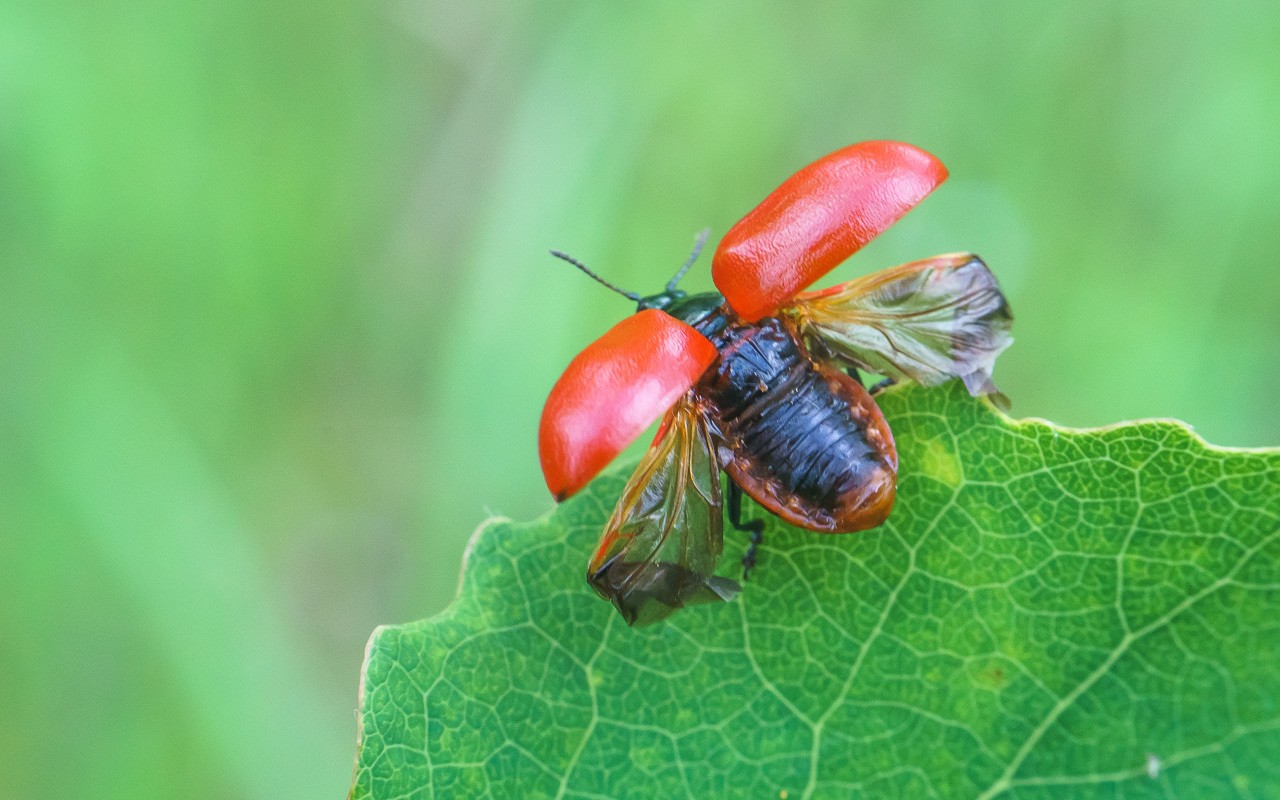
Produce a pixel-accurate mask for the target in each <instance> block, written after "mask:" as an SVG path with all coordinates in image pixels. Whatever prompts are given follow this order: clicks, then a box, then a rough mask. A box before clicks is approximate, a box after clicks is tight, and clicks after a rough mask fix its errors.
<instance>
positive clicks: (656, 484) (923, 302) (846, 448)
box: [538, 142, 1012, 625]
mask: <svg viewBox="0 0 1280 800" xmlns="http://www.w3.org/2000/svg"><path fill="white" fill-rule="evenodd" d="M946 177H947V171H946V168H945V167H943V166H942V163H941V162H940V161H938V159H936V158H934V157H933V156H932V155H930V154H929V153H926V152H924V151H923V150H920V149H918V148H916V147H912V146H911V145H908V144H903V143H901V142H862V143H860V144H855V145H851V146H849V147H845V148H843V149H841V150H837V151H836V152H834V153H831V154H830V155H828V156H825V157H824V158H821V159H819V160H817V161H815V162H814V163H812V164H810V165H809V166H807V167H805V168H804V169H802V170H800V171H799V172H797V173H796V174H795V175H793V176H792V177H791V178H789V179H787V181H786V182H785V183H783V184H782V185H781V186H780V187H778V189H776V190H775V191H774V192H773V193H772V194H771V195H769V196H768V197H767V198H765V201H764V202H763V203H761V204H760V205H759V206H757V207H756V208H755V209H754V210H753V211H751V212H750V213H749V214H747V215H746V216H745V217H743V218H742V220H741V221H739V222H738V224H737V225H734V226H733V228H732V229H730V231H729V233H728V234H727V235H725V237H724V239H723V240H721V242H720V246H719V247H718V248H717V249H716V253H715V256H714V259H713V261H712V267H711V271H712V277H713V279H714V280H715V284H716V287H717V288H718V289H719V290H720V292H721V293H720V294H716V293H707V294H696V295H687V294H685V293H684V292H682V291H680V290H679V289H677V288H676V284H677V283H678V282H679V280H680V278H681V277H683V275H684V273H685V272H686V271H687V270H688V269H689V267H690V266H691V265H692V264H693V262H694V260H695V259H696V258H697V256H698V253H699V251H700V249H701V247H702V244H703V242H704V241H705V238H706V234H705V232H704V233H703V234H702V235H701V236H700V237H699V239H698V244H697V246H695V248H694V252H693V254H692V255H691V256H690V257H689V259H688V260H687V261H686V262H685V264H684V265H683V266H682V267H681V268H680V270H679V271H678V272H677V273H676V275H675V277H674V278H672V279H671V281H670V282H668V283H667V286H666V288H665V289H664V290H663V291H662V292H660V293H658V294H655V295H651V296H649V297H643V298H642V297H640V296H639V295H637V294H635V293H630V292H623V291H622V290H620V289H618V288H617V287H615V286H613V285H612V284H610V283H608V282H606V281H604V280H603V279H601V278H600V277H599V276H598V275H596V274H595V273H593V272H591V271H590V270H589V269H587V268H586V267H585V266H583V265H582V264H581V263H579V262H577V261H575V260H573V259H571V258H569V257H568V256H566V255H564V254H563V253H557V252H554V251H553V254H554V255H556V256H557V257H559V258H563V259H565V260H566V261H569V262H570V263H572V264H574V265H575V266H577V267H578V268H579V269H581V270H583V271H584V272H586V273H587V274H588V275H590V276H591V277H593V278H595V279H596V280H598V281H600V282H601V283H603V284H604V285H606V286H608V287H609V288H610V289H613V290H614V291H617V292H619V293H620V294H622V295H624V296H625V297H627V298H629V299H631V300H633V301H635V302H636V303H637V313H636V314H635V315H634V316H631V317H628V318H627V319H624V320H623V321H622V322H620V323H618V324H617V325H616V326H614V327H613V329H612V330H610V331H609V332H608V333H606V334H605V335H604V336H602V337H600V338H599V339H598V340H596V342H595V343H593V344H592V345H591V346H589V347H588V348H587V349H586V350H584V351H582V353H581V354H579V355H578V357H577V358H575V359H574V360H573V362H572V363H570V364H569V368H568V369H567V370H565V373H564V375H562V376H561V377H560V380H559V381H557V382H556V385H555V387H554V388H553V389H552V390H551V395H550V397H549V398H548V399H547V405H546V408H545V409H544V410H543V412H542V422H541V425H540V428H539V432H538V446H539V451H540V455H541V459H542V471H543V475H544V476H545V477H546V480H547V486H548V488H550V489H551V493H552V494H554V495H555V496H556V499H557V500H564V499H565V498H567V497H569V496H570V495H572V494H574V493H575V492H577V491H578V490H579V489H581V488H582V487H583V486H585V485H586V484H587V482H588V481H590V480H591V479H592V478H593V477H594V476H595V475H596V474H597V473H599V472H600V470H602V469H603V468H604V467H605V466H606V465H607V464H608V463H609V462H610V461H611V460H612V459H613V458H614V457H615V456H616V455H617V454H618V453H619V452H621V451H622V449H623V448H624V447H626V446H627V445H628V444H629V443H630V442H631V441H633V440H634V439H635V438H636V437H637V436H639V435H640V434H641V433H642V432H643V431H644V430H645V428H647V427H648V426H649V425H650V424H652V423H653V422H654V420H656V419H658V418H659V417H660V416H662V415H663V414H664V413H665V414H666V417H665V419H663V422H662V425H661V427H660V429H659V431H658V435H657V437H656V438H655V439H654V442H653V445H652V446H651V447H650V449H649V452H648V453H647V454H646V455H645V457H644V459H643V460H641V462H640V465H639V466H638V467H637V468H636V471H635V474H634V475H633V476H632V477H631V480H630V481H629V482H628V483H627V485H626V487H625V488H624V489H623V492H622V496H621V498H620V499H619V500H618V505H617V507H616V508H615V509H614V511H613V516H612V517H611V518H610V519H609V522H608V524H607V525H606V526H605V529H604V536H603V538H602V539H601V542H600V546H599V549H598V550H597V552H596V554H595V557H594V558H592V560H591V563H590V565H589V567H588V570H587V579H588V581H589V582H590V583H591V585H592V586H593V587H595V589H596V591H597V592H598V593H599V594H600V595H601V596H602V597H604V598H605V599H607V600H610V601H611V602H612V603H613V604H614V606H616V607H617V609H618V611H619V612H621V614H622V616H623V617H624V618H625V619H626V621H627V623H628V624H631V625H644V624H649V623H652V622H656V621H658V620H661V619H664V618H666V617H667V616H669V615H670V614H671V613H672V612H674V611H675V610H676V609H679V608H682V607H684V606H686V605H691V604H694V603H706V602H715V601H722V600H729V599H732V598H733V597H734V596H735V595H736V594H737V592H738V591H739V586H738V584H737V583H736V582H734V581H732V580H729V579H727V578H723V577H718V576H716V575H715V574H714V572H715V567H716V562H717V560H718V559H719V557H720V551H721V547H722V541H723V540H722V533H723V517H722V511H721V506H722V500H721V485H720V471H721V470H723V471H725V472H726V473H727V474H728V476H729V481H728V509H727V510H728V515H729V521H730V523H731V524H732V525H733V526H734V527H735V528H738V529H739V530H745V531H749V532H750V533H751V545H750V547H748V549H747V553H746V555H745V556H744V557H743V577H746V575H747V573H748V572H749V570H750V569H751V567H752V566H753V565H754V563H755V558H756V548H757V546H758V545H759V544H760V541H761V533H762V530H763V527H764V521H763V520H758V519H757V520H752V521H748V522H744V521H743V520H742V518H741V517H742V493H743V492H745V493H746V494H748V495H750V496H751V497H752V498H753V499H754V500H755V501H756V502H757V503H759V504H760V505H761V506H763V507H764V508H766V509H768V510H769V511H771V512H773V513H774V514H776V515H777V516H779V517H781V518H782V519H784V520H786V521H787V522H790V523H792V524H794V525H798V526H800V527H803V528H807V529H810V530H814V531H821V532H825V533H847V532H850V531H859V530H866V529H868V528H873V527H875V526H877V525H879V524H880V523H882V522H884V520H885V518H886V517H887V516H888V515H889V510H890V509H891V508H892V507H893V499H894V490H895V487H896V483H897V471H898V455H897V451H896V450H895V448H894V444H893V433H892V432H891V431H890V430H889V426H888V424H887V423H886V422H885V420H884V417H883V416H882V415H881V413H880V409H879V408H878V407H877V406H876V404H875V401H874V400H873V399H872V397H871V394H870V393H869V392H868V391H867V390H866V389H865V388H864V387H863V384H862V382H861V379H860V377H859V372H858V370H859V369H865V370H868V371H870V372H874V373H878V374H881V375H884V376H887V381H893V380H899V379H909V380H914V381H916V382H918V383H921V384H923V385H926V386H932V385H936V384H939V383H942V382H943V381H946V380H948V379H951V378H959V379H961V380H963V381H964V383H965V386H966V387H967V388H968V390H969V392H970V393H971V394H973V395H975V396H976V395H983V394H989V395H995V396H996V397H997V398H1000V397H1001V395H999V393H998V392H997V391H996V388H995V385H994V384H993V383H992V381H991V369H992V367H993V365H994V362H995V359H996V356H997V355H999V354H1000V352H1001V351H1003V350H1004V349H1005V348H1006V347H1008V346H1009V344H1010V342H1012V337H1011V336H1010V333H1009V329H1010V326H1011V323H1012V316H1011V314H1010V312H1009V306H1008V304H1007V303H1006V301H1005V298H1004V295H1003V294H1001V292H1000V288H999V285H998V284H997V282H996V279H995V276H994V275H992V274H991V272H990V270H988V269H987V267H986V265H985V264H983V263H982V261H981V260H980V259H979V258H978V257H977V256H974V255H969V254H956V255H945V256H938V257H936V258H931V259H926V260H924V261H916V262H913V263H911V264H904V265H902V266H899V267H894V268H892V269H888V270H884V271H883V272H879V273H875V274H872V275H869V276H867V277H864V278H859V279H857V280H854V281H850V282H848V283H844V284H840V285H838V286H833V287H831V288H830V289H827V290H824V291H819V292H804V293H802V290H803V289H805V288H806V287H808V286H809V285H810V284H812V283H813V282H814V281H816V280H818V279H819V278H821V277H822V276H823V275H825V274H826V273H827V272H829V271H831V270H832V269H833V268H835V267H836V266H837V265H838V264H839V263H840V262H842V261H844V260H845V259H846V258H848V257H849V256H850V255H852V254H853V253H854V252H856V251H857V250H858V249H859V248H861V247H862V246H863V245H864V244H866V243H867V242H869V241H871V239H873V238H875V236H876V235H878V234H879V233H880V232H881V231H883V230H885V229H886V228H888V227H889V226H890V225H892V224H893V223H894V222H896V221H897V220H898V219H899V218H901V217H902V215H903V214H905V213H907V211H909V210H911V209H912V208H913V207H914V206H915V205H916V204H917V203H919V202H920V201H921V200H923V199H924V198H925V196H926V195H928V194H929V193H930V192H932V191H933V190H934V189H935V188H936V187H937V186H938V185H939V184H940V183H942V181H943V180H945V179H946Z"/></svg>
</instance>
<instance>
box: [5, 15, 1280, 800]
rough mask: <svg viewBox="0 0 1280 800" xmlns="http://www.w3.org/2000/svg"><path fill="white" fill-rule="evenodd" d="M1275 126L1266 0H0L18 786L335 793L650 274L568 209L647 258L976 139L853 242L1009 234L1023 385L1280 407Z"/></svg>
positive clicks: (528, 492) (1212, 422)
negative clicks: (388, 671) (386, 667)
mask: <svg viewBox="0 0 1280 800" xmlns="http://www.w3.org/2000/svg"><path fill="white" fill-rule="evenodd" d="M1278 133H1280V11H1278V10H1277V6H1276V4H1275V3H1273V2H1269V0H1264V1H1263V2H1257V3H1213V4H1210V3H1194V2H1170V0H1160V1H1159V2H1154V1H1153V2H1146V3H1139V2H1127V3H1112V2H1094V3H1077V4H1071V5H1069V6H1068V5H1061V6H1059V5H1057V4H1039V3H1009V4H1004V5H1001V4H975V3H972V2H968V0H965V1H964V2H961V1H959V0H957V1H956V2H930V3H888V2H881V3H871V2H858V3H841V2H819V1H817V0H785V1H782V0H779V1H778V2H767V3H766V2H761V3H731V2H704V3H697V4H690V3H657V2H646V3H630V4H603V3H588V2H578V3H572V2H564V3H532V2H510V3H494V2H484V3H466V2H456V1H454V0H451V1H449V2H444V1H442V0H382V1H380V2H368V1H367V0H362V1H359V2H356V1H353V0H337V1H336V2H329V3H311V2H300V0H275V1H274V2H270V3H261V2H249V0H212V2H200V3H182V2H160V0H120V1H119V2H98V0H76V2H50V0H5V2H4V3H2V4H0V265H2V266H0V270H2V273H0V274H2V277H0V304H2V305H3V314H2V315H0V358H2V361H0V367H2V372H0V435H2V436H3V442H4V448H3V453H4V455H3V457H0V587H2V591H3V594H2V595H0V681H2V683H0V686H2V687H3V688H0V722H3V724H0V776H3V777H0V796H3V797H6V798H7V797H13V798H19V797H33V796H41V797H53V798H82V797H101V798H116V797H121V798H123V797H129V798H150V797H155V798H162V797H164V798H167V797H210V798H253V799H255V800H256V799H258V798H260V799H261V800H267V799H268V798H270V799H271V800H279V799H281V798H284V799H285V800H288V799H291V798H310V799H314V798H323V797H330V798H336V797H339V796H341V795H342V794H343V793H344V792H345V791H346V788H347V783H348V780H349V777H350V771H351V759H352V754H353V752H354V741H355V716H354V708H355V699H356V681H357V675H358V669H359V666H360V660H361V655H362V647H363V645H364V642H365V640H366V638H367V636H368V634H369V632H370V631H371V630H372V628H373V627H374V626H375V625H377V624H379V623H382V622H395V621H404V620H408V619H413V618H418V617H422V616H424V615H427V614H430V613H432V612H434V611H437V610H439V609H440V608H441V607H442V606H443V605H444V604H445V603H446V602H447V601H448V599H449V597H450V596H451V594H452V592H453V590H454V587H455V585H456V581H457V572H458V565H459V560H460V558H461V554H462V549H463V546H464V543H465V541H466V539H467V537H468V535H469V533H470V532H471V530H472V529H473V528H474V527H475V525H476V524H477V523H478V522H479V521H480V520H481V519H482V518H483V517H484V516H485V515H486V514H489V513H500V514H505V515H509V516H512V517H515V518H528V517H532V516H534V515H537V514H540V513H541V512H543V511H545V510H547V509H548V508H549V507H550V505H551V500H550V498H549V497H548V496H547V493H546V491H545V489H544V488H543V486H542V482H541V477H540V474H539V471H538V465H537V460H536V453H535V444H534V443H535V431H536V424H537V418H538V414H539V411H540V409H541V404H542V401H543V399H544V398H545V396H546V394H547V391H548V389H549V388H550V386H551V384H552V382H553V381H554V380H555V378H556V377H557V375H558V374H559V372H560V370H561V369H562V368H563V367H564V365H565V364H566V363H567V362H568V360H569V359H570V358H571V357H572V356H573V355H574V354H575V353H576V352H577V351H578V350H579V349H580V348H581V347H582V346H584V345H585V344H586V343H587V342H589V341H590V340H591V339H593V338H594V337H595V336H597V335H599V334H600V333H601V332H603V331H604V330H605V329H606V328H607V327H608V326H609V325H610V324H612V323H613V322H614V321H616V320H617V319H619V318H620V317H621V316H622V315H623V314H626V313H628V311H629V310H630V309H629V307H628V305H627V304H626V303H625V302H623V301H621V300H620V299H619V298H617V297H615V296H613V295H611V294H609V293H608V292H606V291H604V290H603V289H601V288H600V287H599V286H596V285H595V284H593V283H591V282H590V281H588V280H586V279H585V278H584V277H583V276H581V275H579V274H576V273H575V272H574V271H573V270H571V269H570V268H568V267H567V266H566V265H564V264H562V263H559V262H556V261H554V260H553V259H551V258H550V257H549V256H548V255H546V250H547V248H549V247H558V248H562V249H564V250H567V251H569V252H570V253H573V254H575V255H576V256H578V257H579V258H582V259H584V260H585V261H587V262H588V263H589V264H591V265H593V266H594V267H596V268H597V269H598V270H599V271H601V272H602V273H604V274H605V275H607V276H608V277H610V278H611V279H613V280H615V281H616V282H618V283H620V284H622V285H623V286H625V287H627V288H632V289H637V290H640V291H642V292H645V291H651V290H654V289H656V288H657V287H658V286H659V285H660V283H662V282H663V281H665V280H666V278H667V276H668V275H669V274H670V273H671V271H672V270H673V269H674V267H675V266H676V265H677V264H679V262H680V261H681V260H682V259H683V258H684V256H685V254H686V252H687V249H688V247H689V245H690V243H691V241H692V237H693V234H694V232H695V231H697V230H698V229H699V228H701V227H703V226H705V225H709V226H711V228H712V229H713V231H714V232H716V234H717V235H718V234H720V233H723V232H724V231H725V230H726V229H727V228H728V227H729V226H730V225H731V224H732V223H733V222H734V221H735V220H736V219H737V218H738V217H739V216H741V215H742V214H743V213H744V212H746V211H747V210H748V209H750V208H751V207H752V206H753V205H755V204H756V203H757V202H758V201H759V200H761V199H762V198H763V197H764V196H765V194H766V193H767V192H768V191H769V190H771V189H772V188H773V187H774V186H775V185H777V184H778V183H779V182H780V181H781V180H782V179H783V178H785V177H786V176H787V175H789V174H790V173H791V172H792V171H794V170H795V169H797V168H798V167H800V166H802V165H803V164H805V163H807V162H808V161H810V160H812V159H814V158H816V157H818V156H820V155H822V154H824V153H826V152H828V151H830V150H833V149H835V148H837V147H839V146H842V145H845V144H848V143H850V142H854V141H858V140H861V139H867V138H896V139H902V140H906V141H909V142H912V143H915V144H918V145H920V146H922V147H925V148H926V149H929V150H931V151H933V152H935V153H937V154H938V155H939V156H940V157H941V158H942V159H943V160H944V161H945V162H946V163H947V164H948V165H949V167H950V168H951V172H952V176H953V177H952V179H951V181H950V182H949V183H948V184H946V185H945V186H944V187H943V188H942V189H941V190H940V191H939V192H938V193H937V194H935V195H934V196H933V197H931V198H930V199H929V200H928V201H927V202H925V203H924V204H923V205H922V206H921V207H920V208H919V209H918V210H917V211H915V212H913V213H912V214H911V215H910V216H908V217H907V218H906V219H905V220H904V221H903V222H902V223H900V224H899V225H898V226H897V227H895V228H894V229H893V230H892V231H891V232H890V233H888V234H886V235H885V236H884V237H882V238H881V239H880V240H878V241H877V242H875V243H874V244H873V245H871V246H870V247H868V248H867V249H866V250H864V251H863V252H862V253H861V254H860V255H859V256H857V257H856V258H855V259H854V260H853V262H852V263H850V264H849V265H846V266H845V267H843V268H842V269H841V270H839V271H838V272H837V273H836V274H835V275H833V276H832V279H833V280H834V279H839V280H845V279H848V278H851V277H853V276H855V275H857V274H860V273H863V272H867V271H870V270H872V269H876V268H880V267H884V266H889V265H892V264H895V263H899V262H902V261H906V260H910V259H913V258H918V257H923V256H929V255H934V254H937V253H941V252H947V251H954V250H960V249H971V250H974V251H976V252H978V253H980V254H982V255H983V256H984V257H985V258H986V259H987V261H988V263H989V264H990V265H991V266H992V268H993V269H994V270H995V272H996V273H997V274H998V275H999V276H1000V278H1001V280H1002V281H1003V283H1004V285H1005V287H1006V289H1007V290H1008V293H1009V295H1010V298H1011V301H1012V304H1013V308H1014V311H1015V313H1016V315H1017V322H1016V325H1015V329H1014V332H1015V335H1016V338H1017V342H1016V344H1015V345H1014V347H1013V348H1012V349H1011V350H1010V351H1009V352H1008V353H1007V354H1006V355H1005V356H1004V357H1003V358H1002V360H1001V362H1000V365H999V369H998V371H997V379H998V380H999V382H1000V384H1001V386H1002V387H1003V388H1004V390H1005V391H1006V392H1007V393H1008V394H1009V395H1010V396H1011V397H1012V398H1013V401H1014V411H1015V413H1016V414H1018V415H1035V416H1043V417H1048V418H1051V419H1054V420H1057V421H1060V422H1063V423H1068V424H1073V425H1096V424H1102V423H1107V422H1112V421H1116V420H1121V419H1125V418H1131V417H1144V416H1175V417H1180V418H1183V419H1185V420H1187V421H1188V422H1190V423H1191V424H1193V425H1194V426H1195V427H1196V428H1197V429H1198V430H1199V431H1200V432H1201V433H1202V434H1204V435H1205V436H1206V437H1207V438H1208V439H1210V440H1211V441H1214V442H1216V443H1221V444H1231V445H1265V444H1280V416H1278V415H1277V413H1276V398H1277V396H1278V395H1280V314H1278V313H1277V311H1278V310H1280V268H1278V264H1277V255H1276V253H1277V245H1276V234H1277V232H1278V231H1280V202H1278V201H1277V199H1276V186H1277V184H1278V183H1280V148H1277V142H1278ZM713 241H714V240H713ZM707 264H708V262H707V261H704V262H703V263H702V264H701V265H699V266H698V267H697V268H695V270H694V271H693V273H692V275H691V277H690V278H689V280H688V282H687V283H688V288H693V289H705V288H709V286H710V280H709V274H708V269H707ZM584 556H585V554H584Z"/></svg>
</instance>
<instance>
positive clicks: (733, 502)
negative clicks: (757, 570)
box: [725, 478, 764, 581]
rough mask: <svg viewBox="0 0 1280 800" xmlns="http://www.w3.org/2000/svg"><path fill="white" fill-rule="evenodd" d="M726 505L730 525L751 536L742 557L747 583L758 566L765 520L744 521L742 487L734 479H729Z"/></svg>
mask: <svg viewBox="0 0 1280 800" xmlns="http://www.w3.org/2000/svg"><path fill="white" fill-rule="evenodd" d="M725 505H726V506H727V507H728V509H729V524H730V525H732V526H733V527H734V528H736V529H738V530H740V531H746V532H748V533H750V534H751V543H750V544H748V545H747V552H746V554H745V555H743V556H742V579H743V580H744V581H745V580H746V579H747V577H748V575H749V574H750V573H751V569H752V568H753V567H755V565H756V550H757V549H758V548H759V547H760V544H761V543H762V542H763V541H764V520H762V519H752V520H747V521H746V522H743V521H742V487H741V486H739V485H738V484H737V483H735V482H734V480H733V478H730V479H729V497H728V503H726V504H725Z"/></svg>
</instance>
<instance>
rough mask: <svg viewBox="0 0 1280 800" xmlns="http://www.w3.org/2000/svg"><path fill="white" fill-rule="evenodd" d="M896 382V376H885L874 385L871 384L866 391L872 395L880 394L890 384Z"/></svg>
mask: <svg viewBox="0 0 1280 800" xmlns="http://www.w3.org/2000/svg"><path fill="white" fill-rule="evenodd" d="M897 382H898V381H897V379H896V378H885V379H884V380H882V381H880V382H879V383H877V384H876V385H875V386H872V387H871V388H870V389H868V390H867V391H868V392H870V393H871V394H872V396H874V395H877V394H880V393H881V392H883V391H884V390H885V389H888V388H889V387H890V386H893V385H894V384H896V383H897Z"/></svg>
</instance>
